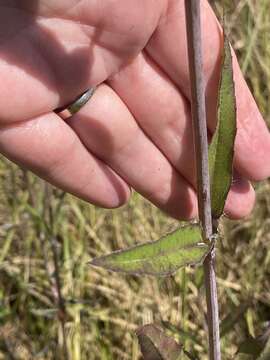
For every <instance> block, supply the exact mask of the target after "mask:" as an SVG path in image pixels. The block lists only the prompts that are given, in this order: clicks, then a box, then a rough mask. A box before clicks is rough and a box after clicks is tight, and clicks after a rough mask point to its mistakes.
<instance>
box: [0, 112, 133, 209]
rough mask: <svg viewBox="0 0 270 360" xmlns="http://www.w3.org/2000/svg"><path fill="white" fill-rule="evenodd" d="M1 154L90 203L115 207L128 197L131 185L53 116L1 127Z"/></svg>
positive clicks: (60, 120) (47, 115)
mask: <svg viewBox="0 0 270 360" xmlns="http://www.w3.org/2000/svg"><path fill="white" fill-rule="evenodd" d="M0 152H1V153H2V154H4V155H5V156H6V157H7V158H9V159H10V160H12V161H14V162H16V163H17V164H19V165H21V166H23V167H26V168H28V169H30V170H32V171H33V172H35V173H36V174H37V175H39V176H40V177H42V178H44V179H45V180H47V181H49V182H50V183H52V184H53V185H55V186H57V187H59V188H61V189H63V190H65V191H68V192H70V193H72V194H74V195H76V196H78V197H80V198H82V199H84V200H86V201H89V202H90V203H93V204H96V205H99V206H102V207H107V208H114V207H117V206H120V205H122V204H123V203H125V202H126V201H127V200H128V198H129V195H130V190H129V187H128V185H127V184H126V183H125V182H124V181H123V180H122V179H121V178H120V177H119V176H118V175H117V174H116V173H115V172H114V171H113V170H112V169H110V168H109V167H108V166H107V165H105V164H104V163H103V162H102V161H100V160H98V159H97V158H95V157H94V156H93V155H91V154H90V153H89V152H88V151H87V150H86V148H85V147H84V146H83V145H82V143H81V142H80V140H79V138H78V137H77V135H76V134H75V133H74V131H73V130H72V129H71V128H70V127H69V126H68V125H67V124H66V123H64V121H63V120H62V119H60V118H59V117H58V116H57V115H56V114H54V113H49V114H46V115H44V116H40V117H37V118H34V119H31V120H28V121H26V122H21V123H17V124H14V125H11V126H6V125H5V126H3V125H2V126H0Z"/></svg>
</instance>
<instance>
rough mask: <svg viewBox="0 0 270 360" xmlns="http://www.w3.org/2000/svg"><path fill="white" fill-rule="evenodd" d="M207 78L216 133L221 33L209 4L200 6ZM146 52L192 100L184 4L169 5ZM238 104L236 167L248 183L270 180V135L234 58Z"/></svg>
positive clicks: (211, 120)
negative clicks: (269, 177) (250, 181)
mask: <svg viewBox="0 0 270 360" xmlns="http://www.w3.org/2000/svg"><path fill="white" fill-rule="evenodd" d="M201 15H202V33H203V39H202V42H203V50H204V52H203V55H204V59H203V61H204V64H203V66H204V76H205V85H206V107H207V119H208V127H209V129H210V131H212V132H213V131H214V129H215V124H216V102H217V91H218V83H219V73H220V65H221V64H220V63H221V51H222V45H223V36H222V29H221V27H220V25H219V24H218V21H217V19H216V17H215V15H214V13H213V11H212V9H211V7H210V5H209V4H208V2H207V1H206V0H203V1H202V2H201ZM147 51H148V53H149V54H150V55H151V57H152V58H153V59H154V60H155V61H156V62H157V63H158V64H159V66H160V67H161V68H162V69H163V71H165V72H166V73H167V74H168V75H169V77H170V78H171V80H172V81H174V83H176V85H177V86H178V88H179V89H180V91H181V92H182V93H183V94H184V95H185V96H186V97H187V98H190V87H189V70H188V56H187V41H186V24H185V8H184V1H182V0H174V1H171V2H169V5H168V8H167V12H166V14H165V15H164V17H163V18H162V19H161V22H160V24H159V26H158V28H157V29H156V31H155V33H154V34H153V36H152V38H151V40H150V42H149V44H148V46H147ZM233 67H234V81H235V90H236V101H237V128H238V131H237V136H236V143H235V167H236V169H237V171H238V172H239V173H240V174H241V175H242V176H244V177H246V178H247V179H249V180H262V179H264V178H266V177H268V176H270V162H269V154H270V134H269V131H268V129H267V126H266V124H265V122H264V120H263V118H262V116H261V114H260V112H259V110H258V107H257V105H256V103H255V101H254V99H253V97H252V95H251V93H250V90H249V89H248V86H247V84H246V82H245V80H244V78H243V76H242V73H241V70H240V67H239V65H238V62H237V60H236V57H235V54H233Z"/></svg>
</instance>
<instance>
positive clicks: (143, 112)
mask: <svg viewBox="0 0 270 360" xmlns="http://www.w3.org/2000/svg"><path fill="white" fill-rule="evenodd" d="M202 26H203V48H204V73H205V80H206V89H207V114H208V128H209V132H210V133H211V132H213V131H214V128H215V112H216V110H215V109H216V93H217V88H218V81H219V70H220V53H221V49H222V35H221V30H220V26H219V25H218V23H217V20H216V18H215V16H214V14H213V12H212V10H211V8H210V6H209V5H208V3H207V2H206V1H202ZM234 77H235V84H236V95H237V121H238V132H237V139H236V144H235V164H234V165H235V179H234V181H233V185H232V188H231V191H230V193H229V197H228V199H227V203H226V208H225V212H226V214H227V215H228V216H230V217H231V218H242V217H244V216H246V215H248V214H249V213H250V212H251V210H252V208H253V205H254V199H255V195H254V190H253V189H252V187H251V185H250V183H249V181H250V180H252V181H254V180H262V179H265V178H267V177H268V176H269V175H270V162H269V154H270V135H269V132H268V130H267V127H266V125H265V123H264V121H263V119H262V117H261V115H260V112H259V111H258V108H257V106H256V104H255V102H254V100H253V98H252V96H251V94H250V91H249V90H248V87H247V85H246V83H245V81H244V79H243V77H242V75H241V72H240V70H239V66H238V64H237V60H236V59H235V58H234ZM0 79H1V82H0V93H1V97H0V151H1V153H2V154H3V155H5V156H6V157H8V158H9V159H11V160H12V161H14V162H16V163H17V164H19V165H20V166H22V167H25V168H28V169H30V170H32V171H33V172H35V173H36V174H38V175H39V176H40V177H42V178H44V179H46V180H47V181H49V182H50V183H52V184H54V185H56V186H57V187H59V188H62V189H64V190H65V191H68V192H70V193H72V194H74V195H76V196H78V197H80V198H82V199H84V200H86V201H88V202H90V203H93V204H96V205H98V206H102V207H107V208H114V207H118V206H120V205H122V204H124V203H126V202H127V201H128V199H129V196H130V193H131V188H133V189H135V190H136V191H138V192H139V193H141V194H142V195H143V196H144V197H146V198H147V199H149V200H150V201H151V202H152V203H153V204H155V205H156V206H158V207H159V208H160V209H162V210H163V211H165V212H166V213H168V214H169V215H171V216H173V217H175V218H178V219H190V218H193V217H195V216H196V215H197V205H196V191H195V186H196V185H195V171H194V152H193V139H192V129H191V115H190V102H189V97H190V94H189V83H188V81H189V77H188V63H187V49H186V37H185V19H184V1H183V0H147V1H145V0H117V1H116V0H104V1H103V0H91V1H89V0H81V1H79V0H58V1H55V0H47V1H45V0H40V1H37V0H25V1H20V0H18V1H15V0H13V1H12V0H0ZM98 84H100V86H99V87H98V89H97V91H96V92H95V94H94V96H93V97H92V99H91V100H90V101H89V102H88V103H87V104H86V105H85V106H84V107H83V108H82V109H81V110H80V111H79V112H78V113H77V114H76V115H74V116H73V117H72V118H70V119H68V120H67V121H64V120H62V119H61V118H60V117H59V116H58V115H57V114H56V113H55V112H54V110H55V109H56V108H58V107H62V106H65V105H68V104H69V103H71V102H72V101H73V100H74V99H75V98H76V97H77V96H78V95H79V94H80V93H82V92H83V91H84V90H85V89H86V88H88V87H92V86H95V85H98Z"/></svg>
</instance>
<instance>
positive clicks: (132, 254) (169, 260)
mask: <svg viewBox="0 0 270 360" xmlns="http://www.w3.org/2000/svg"><path fill="white" fill-rule="evenodd" d="M208 251H209V248H208V246H207V245H206V244H204V243H203V242H202V232H201V227H200V226H199V225H198V224H192V225H190V224H188V225H186V226H183V227H181V228H179V229H178V230H176V231H174V232H172V233H170V234H168V235H166V236H165V237H163V238H161V239H159V240H157V241H153V242H149V243H146V244H142V245H137V246H134V247H131V248H129V249H127V250H122V251H116V252H113V253H112V254H110V255H107V256H102V257H100V258H96V259H94V260H93V261H92V262H91V263H90V264H91V265H94V266H100V267H103V268H105V269H108V270H112V271H121V272H125V273H129V274H135V275H137V274H148V275H163V276H165V275H171V274H173V273H174V272H175V271H176V270H177V269H179V268H180V267H182V266H186V265H195V264H197V263H200V262H202V261H203V260H204V258H205V256H206V255H207V253H208Z"/></svg>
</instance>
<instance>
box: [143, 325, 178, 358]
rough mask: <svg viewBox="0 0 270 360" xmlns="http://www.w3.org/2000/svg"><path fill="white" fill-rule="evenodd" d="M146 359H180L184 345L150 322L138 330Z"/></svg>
mask: <svg viewBox="0 0 270 360" xmlns="http://www.w3.org/2000/svg"><path fill="white" fill-rule="evenodd" d="M136 334H137V336H138V340H139V344H140V347H141V352H142V354H143V358H144V360H178V359H180V357H181V353H182V346H181V345H180V344H178V343H177V342H176V341H175V340H174V339H173V338H171V337H169V336H167V335H166V334H165V333H164V332H163V331H161V330H160V329H159V328H158V327H157V326H156V325H154V324H148V325H145V326H142V327H141V328H139V329H138V330H137V331H136Z"/></svg>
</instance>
